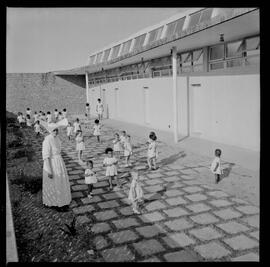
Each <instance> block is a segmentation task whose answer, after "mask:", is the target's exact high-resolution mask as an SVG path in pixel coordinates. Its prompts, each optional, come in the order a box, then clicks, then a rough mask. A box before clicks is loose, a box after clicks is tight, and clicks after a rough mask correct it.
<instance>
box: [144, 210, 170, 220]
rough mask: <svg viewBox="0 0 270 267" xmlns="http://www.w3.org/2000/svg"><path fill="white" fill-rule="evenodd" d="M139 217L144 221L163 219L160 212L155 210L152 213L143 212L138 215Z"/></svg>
mask: <svg viewBox="0 0 270 267" xmlns="http://www.w3.org/2000/svg"><path fill="white" fill-rule="evenodd" d="M140 219H141V220H143V221H144V222H157V221H161V220H163V219H165V218H164V217H163V216H162V215H161V214H160V212H158V211H155V212H152V213H145V214H143V215H141V216H140Z"/></svg>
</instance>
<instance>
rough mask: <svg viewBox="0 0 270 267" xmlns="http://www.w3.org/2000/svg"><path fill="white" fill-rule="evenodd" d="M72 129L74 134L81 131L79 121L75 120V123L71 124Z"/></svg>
mask: <svg viewBox="0 0 270 267" xmlns="http://www.w3.org/2000/svg"><path fill="white" fill-rule="evenodd" d="M73 129H74V133H75V134H76V133H77V131H78V130H82V129H81V124H80V120H79V119H78V118H77V119H76V121H75V122H74V123H73Z"/></svg>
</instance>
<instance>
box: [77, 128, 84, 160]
mask: <svg viewBox="0 0 270 267" xmlns="http://www.w3.org/2000/svg"><path fill="white" fill-rule="evenodd" d="M75 140H76V150H77V151H78V159H79V162H82V152H83V150H85V145H84V138H83V136H82V131H81V130H78V131H77V134H76V138H75Z"/></svg>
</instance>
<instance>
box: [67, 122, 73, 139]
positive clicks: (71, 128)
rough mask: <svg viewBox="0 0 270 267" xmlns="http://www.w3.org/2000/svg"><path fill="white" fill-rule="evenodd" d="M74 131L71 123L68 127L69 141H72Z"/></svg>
mask: <svg viewBox="0 0 270 267" xmlns="http://www.w3.org/2000/svg"><path fill="white" fill-rule="evenodd" d="M72 130H73V126H72V125H71V122H69V123H68V126H67V137H68V140H71V136H72Z"/></svg>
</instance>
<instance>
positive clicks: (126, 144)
mask: <svg viewBox="0 0 270 267" xmlns="http://www.w3.org/2000/svg"><path fill="white" fill-rule="evenodd" d="M131 155H132V146H131V143H130V135H127V137H126V141H125V142H124V157H125V160H126V165H125V167H129V166H131V163H130V161H129V160H130V156H131Z"/></svg>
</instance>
